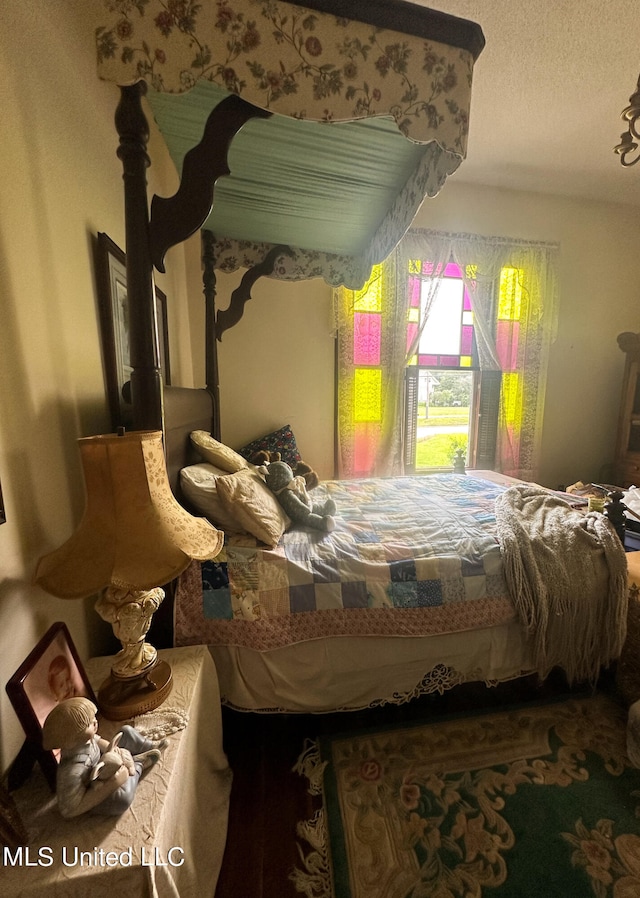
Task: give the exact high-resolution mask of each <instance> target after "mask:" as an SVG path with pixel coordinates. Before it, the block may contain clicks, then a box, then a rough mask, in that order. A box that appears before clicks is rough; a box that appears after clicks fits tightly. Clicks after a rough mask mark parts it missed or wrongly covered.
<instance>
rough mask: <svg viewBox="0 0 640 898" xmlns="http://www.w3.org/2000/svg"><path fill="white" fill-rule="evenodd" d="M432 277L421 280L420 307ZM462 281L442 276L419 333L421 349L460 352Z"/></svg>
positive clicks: (421, 350)
mask: <svg viewBox="0 0 640 898" xmlns="http://www.w3.org/2000/svg"><path fill="white" fill-rule="evenodd" d="M432 283H433V282H432V281H431V280H425V281H423V283H422V304H423V305H422V308H423V314H424V306H425V303H426V301H427V299H428V297H429V291H430V289H431V287H432ZM463 292H464V291H463V284H462V281H461V280H458V279H454V278H442V280H441V281H440V287H439V289H438V292H437V293H436V295H435V297H434V299H433V302H432V303H431V308H430V309H429V315H428V318H427V323H426V324H425V327H424V330H423V331H422V334H421V336H420V347H419V351H420V352H421V353H426V354H430V355H442V354H446V355H459V354H460V321H461V319H462V300H463Z"/></svg>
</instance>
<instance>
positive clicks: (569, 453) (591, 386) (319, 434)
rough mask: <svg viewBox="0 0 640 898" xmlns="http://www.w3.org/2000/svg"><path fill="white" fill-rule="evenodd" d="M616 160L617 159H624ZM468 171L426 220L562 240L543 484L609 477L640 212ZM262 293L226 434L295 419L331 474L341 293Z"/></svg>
mask: <svg viewBox="0 0 640 898" xmlns="http://www.w3.org/2000/svg"><path fill="white" fill-rule="evenodd" d="M611 164H612V165H616V164H618V163H617V162H616V160H615V158H614V157H612V159H611ZM463 168H464V166H463ZM462 172H463V169H461V170H460V173H459V174H458V175H455V176H454V177H452V178H450V180H449V181H448V183H447V184H446V185H445V187H444V189H443V190H442V192H441V194H440V195H439V196H438V197H436V198H435V199H433V200H427V201H425V203H424V204H423V206H422V208H421V210H420V212H419V213H418V217H417V218H416V221H415V224H416V226H418V227H431V228H440V229H442V230H449V231H468V232H472V233H478V234H486V235H502V236H510V237H516V238H524V239H530V240H542V241H557V242H558V243H560V247H561V256H560V258H561V261H560V279H559V280H560V284H559V286H560V312H559V322H558V337H557V340H556V342H555V344H554V345H553V347H552V351H551V358H550V364H549V379H548V391H547V398H546V406H545V409H546V410H545V416H544V430H543V446H542V458H541V465H540V480H541V481H542V482H543V483H545V484H546V485H549V486H553V487H555V486H558V485H560V484H564V485H567V484H570V483H574V482H575V481H576V480H579V479H582V480H585V481H588V480H599V479H604V480H608V479H609V478H610V477H611V476H612V475H611V468H610V466H611V462H612V459H613V452H614V445H615V428H616V422H617V415H618V405H619V399H620V390H621V380H622V372H623V366H624V356H623V354H622V352H621V351H620V350H619V349H618V346H617V343H616V337H617V335H618V334H619V333H620V332H621V331H624V330H634V331H637V330H640V284H639V283H638V275H637V263H636V256H637V247H638V245H639V244H640V215H638V213H637V211H636V210H634V209H633V208H630V207H624V206H616V205H612V204H610V205H608V204H594V203H581V202H577V201H574V200H569V199H565V198H561V197H552V196H543V195H538V194H528V193H516V192H513V191H506V190H504V191H501V190H496V189H492V188H482V187H471V186H469V185H465V184H464V183H463V182H462V181H461V180H460V178H461V177H462ZM629 176H630V177H635V176H636V175H635V173H634V172H629ZM229 282H231V287H229V286H227V285H228V283H229ZM237 282H238V276H236V277H235V278H234V279H231V278H228V279H221V281H220V286H221V289H220V292H219V304H220V306H221V307H224V306H226V304H227V303H228V294H229V291H230V289H232V288H233V287H235V286H236V285H237ZM254 293H255V297H256V298H255V300H254V301H252V303H251V304H249V305H247V307H246V312H245V317H244V318H243V320H242V321H241V322H240V323H239V324H238V325H237V326H236V328H235V329H234V330H233V331H231V332H230V333H229V334H228V335H225V336H224V339H223V342H222V347H221V352H220V380H221V389H222V401H221V406H222V429H223V436H224V437H225V439H227V440H228V441H229V442H230V443H231V445H233V446H239V445H241V443H242V441H243V440H244V438H245V436H249V435H250V434H254V435H258V433H259V432H261V431H262V430H263V429H264V427H265V426H266V425H267V423H270V424H274V425H275V424H277V423H278V422H280V423H286V422H285V419H287V420H289V419H292V421H294V423H295V425H296V426H295V432H296V434H298V433H300V439H299V442H300V444H301V446H302V450H303V454H304V455H305V456H306V457H307V460H308V461H310V462H312V463H314V464H315V466H316V467H317V469H318V470H319V471H320V472H321V473H322V476H330V472H331V471H332V458H333V455H332V451H333V450H332V446H333V444H332V435H333V430H332V427H331V424H330V415H331V410H332V403H333V393H332V391H333V380H332V377H330V376H329V373H328V370H327V371H323V370H322V367H323V366H324V365H331V364H332V358H333V356H332V352H333V349H332V345H333V344H332V341H331V338H330V332H329V330H328V329H327V327H326V325H325V322H326V321H329V318H330V290H329V288H328V287H326V286H325V285H324V284H323V283H322V282H318V281H313V282H311V284H310V285H304V286H302V285H295V284H278V283H277V282H275V281H267V280H264V281H263V282H262V283H259V284H258V285H257V286H256V288H255V291H254ZM315 304H317V305H315ZM276 310H277V311H276ZM274 345H275V346H276V348H277V351H276V352H275V353H273V352H272V349H273V346H274ZM288 347H293V348H294V352H293V354H292V352H289V351H287V349H288ZM270 397H273V398H272V399H270ZM283 397H284V398H283ZM268 409H270V410H271V412H269V411H268Z"/></svg>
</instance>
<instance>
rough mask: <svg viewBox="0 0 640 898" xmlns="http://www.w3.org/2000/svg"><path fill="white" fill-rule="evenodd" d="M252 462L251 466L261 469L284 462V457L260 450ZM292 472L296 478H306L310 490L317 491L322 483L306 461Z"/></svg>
mask: <svg viewBox="0 0 640 898" xmlns="http://www.w3.org/2000/svg"><path fill="white" fill-rule="evenodd" d="M250 461H251V464H253V465H257V466H258V467H260V466H262V465H268V464H270V463H271V462H274V461H282V456H281V455H280V453H279V452H269V451H267V450H266V449H260V451H259V452H256V453H255V455H252V456H251V459H250ZM289 467H291V466H289ZM292 470H293V476H294V477H304V482H305V485H306V487H307V489H308V490H312V489H315V487H317V485H318V484H319V483H320V478H319V477H318V475H317V474H316V472H315V471H314V470H313V468H312V467H311V465H308V464H307V463H306V462H304V461H299V462H296V466H295V468H292Z"/></svg>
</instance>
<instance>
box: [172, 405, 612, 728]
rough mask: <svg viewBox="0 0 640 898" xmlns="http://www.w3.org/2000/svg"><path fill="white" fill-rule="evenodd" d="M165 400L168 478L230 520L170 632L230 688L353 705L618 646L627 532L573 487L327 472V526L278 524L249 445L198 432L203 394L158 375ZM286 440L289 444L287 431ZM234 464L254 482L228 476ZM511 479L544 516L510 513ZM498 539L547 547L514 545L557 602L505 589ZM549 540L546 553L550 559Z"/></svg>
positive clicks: (255, 695) (256, 699) (595, 669)
mask: <svg viewBox="0 0 640 898" xmlns="http://www.w3.org/2000/svg"><path fill="white" fill-rule="evenodd" d="M167 400H168V402H167V412H168V420H171V421H172V422H177V421H178V420H180V424H179V425H176V426H173V427H172V428H170V430H169V431H168V434H167V449H168V456H167V458H168V467H169V471H170V473H171V477H172V482H173V487H174V490H175V492H176V494H177V495H178V496H179V497H180V498H181V501H183V503H184V504H185V505H186V506H187V507H188V508H190V510H191V511H193V512H194V513H196V514H206V515H207V516H208V517H209V518H210V519H211V520H213V521H214V523H216V525H217V526H223V525H224V528H225V532H226V538H225V548H224V550H223V552H222V553H221V555H220V556H218V557H217V558H216V559H213V560H212V561H210V562H206V563H205V564H204V565H200V564H199V563H197V564H196V563H194V564H193V565H191V566H190V567H189V568H188V569H187V571H186V572H185V573H184V574H183V575H182V576H181V577H180V578H179V581H178V583H177V585H176V591H175V601H174V603H173V605H172V606H171V609H172V612H173V620H172V622H171V633H172V638H173V639H174V640H175V642H176V643H177V644H179V645H190V644H202V643H204V644H206V645H208V646H209V649H210V651H211V653H212V655H213V658H214V660H215V663H216V668H217V671H218V677H219V680H220V688H221V694H222V698H223V701H224V703H225V704H227V705H228V706H230V707H233V708H236V709H241V710H245V711H255V712H282V711H286V712H307V713H308V712H319V713H320V712H326V711H335V710H355V709H360V708H366V707H373V706H376V705H378V704H384V703H392V702H393V703H403V702H406V701H408V700H410V699H412V698H414V697H417V696H419V695H424V694H429V693H433V692H439V693H443V692H444V691H446V690H448V689H450V688H452V687H454V686H456V685H458V684H460V683H464V682H469V681H473V682H477V681H480V682H484V683H486V684H488V685H492V684H495V683H497V682H501V681H505V680H509V679H512V678H515V677H519V676H523V675H527V674H530V673H537V674H538V675H539V676H540V677H544V676H545V675H546V674H547V673H548V672H549V671H550V670H551V669H552V668H553V667H556V666H557V667H561V668H563V669H564V670H565V672H566V674H567V676H568V679H569V680H570V681H584V680H592V681H593V680H594V679H595V678H596V677H597V676H598V674H599V672H600V669H601V668H602V667H605V666H607V665H608V664H609V663H610V662H611V661H612V660H613V659H615V658H616V657H618V655H619V653H620V651H621V648H622V643H623V640H624V635H625V626H626V562H625V558H624V550H623V548H622V546H621V544H620V542H619V540H618V538H617V536H616V534H615V532H614V530H613V528H612V527H611V526H610V525H609V523H608V522H607V521H606V519H605V518H604V516H603V515H600V514H596V513H588V512H587V511H586V500H585V499H584V498H582V497H579V496H574V495H569V494H564V493H556V492H554V491H551V490H543V489H542V488H541V487H537V486H535V485H531V484H523V483H520V482H518V481H514V480H513V479H512V478H509V477H505V476H503V475H500V474H497V473H495V472H492V471H469V472H466V473H453V472H452V473H445V474H439V475H429V476H424V477H415V476H414V477H401V478H378V479H376V478H373V479H367V480H355V481H327V482H322V483H320V484H319V485H318V487H316V488H315V489H313V490H312V491H311V495H312V497H313V498H314V500H315V501H320V500H322V499H323V498H324V497H325V496H331V497H332V498H333V499H334V501H335V504H336V506H337V510H336V514H335V520H336V528H335V530H334V531H332V532H330V533H325V532H322V531H316V530H313V529H311V528H304V527H299V526H289V522H288V521H287V520H286V519H278V520H276V519H277V514H276V513H275V512H274V511H273V510H272V509H271V510H269V509H267V511H266V512H265V505H264V503H265V501H266V502H270V501H272V500H273V499H274V497H272V496H271V497H270V499H269V498H266V499H265V496H264V495H263V494H264V493H268V492H269V491H268V490H267V488H266V486H265V485H264V483H263V480H262V478H261V476H260V473H259V472H256V470H255V469H254V468H253V466H252V465H251V463H250V462H249V461H248V458H249V457H250V455H249V452H247V451H245V450H247V449H249V448H253V447H240V451H239V452H236V451H235V450H233V449H232V448H231V447H228V446H225V445H224V444H222V443H220V441H218V440H216V439H215V438H213V437H211V436H210V430H211V427H210V425H211V421H212V414H213V404H212V397H211V394H210V393H208V391H206V390H199V391H198V390H181V389H179V388H168V390H167ZM174 404H175V405H176V406H177V407H176V408H174V407H173V406H174ZM270 436H273V435H267V442H268V437H270ZM289 436H291V434H289ZM258 442H260V441H258ZM281 446H282V448H283V450H285V451H289V452H291V451H294V450H295V449H296V444H295V440H294V441H293V442H291V441H289V442H286V443H285V442H282V443H281ZM242 452H245V455H242V454H241V453H242ZM291 460H292V462H293V459H291ZM243 480H245V481H247V483H248V486H247V487H246V489H243V490H242V491H241V492H238V491H236V485H237V484H238V483H239V482H242V481H243ZM221 483H222V486H223V488H221V486H220V484H221ZM216 490H217V491H218V492H217V497H216ZM518 490H521V491H530V492H531V493H532V497H533V500H534V501H536V502H542V503H543V506H544V508H543V511H544V517H543V519H542V529H539V525H538V521H537V518H536V519H535V520H534V524H535V526H534V527H533V529H531V530H527V531H524V530H522V529H520V528H519V525H518V526H517V527H516V529H515V530H513V529H512V528H510V527H509V526H505V524H506V525H508V523H509V519H508V513H509V511H511V512H512V513H513V512H514V510H515V513H516V517H517V518H520V517H521V516H522V515H521V511H520V509H519V508H517V507H516V508H515V509H514V508H513V507H511V506H509V505H506V504H505V498H506V496H507V495H509V494H511V493H513V492H515V493H516V499H517V498H518V495H519V494H518ZM212 491H213V494H214V500H215V501H212ZM221 496H222V498H223V505H224V510H223V511H220V508H219V506H220V501H221ZM225 497H226V498H227V499H230V501H227V502H224V498H225ZM274 504H277V502H275V501H274ZM501 507H502V508H503V511H502V512H501V514H498V509H499V508H501ZM222 515H227V517H224V518H223V517H222ZM228 515H231V516H232V518H233V519H232V520H231V521H229V519H228ZM554 515H555V519H554V517H553V516H554ZM234 519H235V520H234ZM274 521H275V523H274ZM501 521H502V527H501V526H500V522H501ZM554 521H555V527H554ZM265 522H268V523H265ZM558 526H559V529H560V534H558V533H557V532H556V531H557V529H558ZM265 527H268V528H269V529H267V530H265ZM509 540H511V541H514V540H515V541H516V542H518V543H521V544H523V545H524V546H525V547H526V549H527V552H528V550H529V547H530V544H531V545H532V544H537V545H538V546H539V547H540V546H543V548H542V556H543V558H542V561H541V560H540V556H534V555H531V556H529V555H528V554H524V556H523V557H522V553H521V552H520V551H519V550H518V551H517V552H516V556H517V558H518V562H519V563H520V565H521V568H522V567H523V566H524V567H526V566H527V565H529V564H536V565H540V566H541V568H540V569H541V570H542V571H543V574H542V575H543V579H544V580H545V583H546V585H548V584H549V583H554V584H560V583H561V582H562V581H563V579H564V580H566V581H567V582H566V584H565V586H566V589H565V590H564V592H563V589H562V588H557V589H556V592H557V594H558V595H559V596H561V605H560V606H553V605H552V604H549V605H548V606H547V605H546V604H545V602H546V601H547V600H548V601H549V602H551V597H547V599H545V601H544V602H543V601H542V599H539V597H537V596H536V607H537V605H538V601H539V603H540V604H539V607H540V608H546V609H547V612H548V617H549V618H550V621H549V620H547V621H546V622H545V621H544V620H543V618H542V614H541V612H539V611H536V612H535V614H536V615H537V616H535V617H534V618H528V617H527V614H529V612H528V610H527V606H526V602H525V598H526V594H527V587H526V583H525V582H524V580H523V582H522V589H521V592H522V596H521V597H517V596H515V594H514V588H513V582H514V578H513V575H512V574H510V573H509V571H508V570H507V568H508V566H509V565H510V564H511V563H512V562H513V552H512V553H511V554H508V553H505V548H506V547H507V546H508V543H509ZM547 556H549V557H550V560H551V562H553V564H555V565H556V567H555V568H546V569H545V568H544V565H546V564H547V563H548V559H547ZM570 558H573V559H575V561H574V562H573V563H570V561H569V559H570ZM509 559H511V561H510V560H509ZM520 576H521V577H522V576H523V573H522V570H521V571H520ZM538 590H539V591H540V592H543V593H544V592H546V590H545V585H544V584H542V585H539V586H538ZM553 591H554V590H549V592H553ZM565 593H566V594H565ZM565 600H566V603H565ZM558 609H559V610H558ZM590 609H592V611H590ZM556 612H557V613H556ZM556 621H557V622H559V623H558V624H557V626H556V623H555V622H556ZM585 622H586V624H587V626H585ZM543 632H544V634H545V640H546V641H548V646H546V647H544V646H543V649H545V651H546V649H548V651H546V653H545V651H543V652H542V653H541V647H540V639H539V636H540V634H541V633H543ZM572 642H574V643H575V644H576V646H579V651H578V650H577V651H576V653H573V652H572V649H571V646H570V644H571V643H572ZM585 646H586V649H585Z"/></svg>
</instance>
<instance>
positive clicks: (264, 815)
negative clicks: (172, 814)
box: [215, 673, 613, 898]
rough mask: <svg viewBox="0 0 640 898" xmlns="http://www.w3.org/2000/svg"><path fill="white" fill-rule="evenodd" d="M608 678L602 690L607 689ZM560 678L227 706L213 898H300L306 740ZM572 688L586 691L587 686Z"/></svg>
mask: <svg viewBox="0 0 640 898" xmlns="http://www.w3.org/2000/svg"><path fill="white" fill-rule="evenodd" d="M611 684H612V677H611V676H610V675H609V676H605V677H603V680H602V682H601V683H600V684H599V685H600V687H601V688H604V689H607V690H610V689H613V687H612V685H611ZM570 691H571V690H569V688H568V686H567V684H566V681H565V680H564V677H563V676H562V675H561V674H559V673H558V674H556V673H554V674H553V675H552V676H551V677H549V679H548V680H547V681H545V683H544V684H540V683H539V682H538V681H537V678H535V677H530V678H524V679H521V680H517V681H512V682H510V683H504V684H501V685H500V686H498V687H495V688H487V687H485V686H483V685H480V684H472V685H467V686H462V687H458V688H456V689H454V690H451V691H450V692H448V693H446V694H445V695H442V696H440V695H435V696H425V697H423V698H421V699H418V700H414V701H413V702H410V703H407V704H405V705H400V706H393V705H391V706H385V707H384V708H377V709H373V710H367V711H362V712H350V713H347V714H345V713H340V714H323V715H258V714H246V713H241V712H237V711H230V710H228V709H224V711H223V723H224V741H225V749H226V752H227V756H228V758H229V763H230V765H231V769H232V770H233V776H234V779H233V788H232V793H231V807H230V814H229V831H228V838H227V847H226V851H225V857H224V862H223V866H222V870H221V873H220V878H219V881H218V888H217V890H216V895H215V898H300V893H299V892H297V891H296V890H295V888H294V886H293V884H292V883H291V882H290V880H289V875H290V873H291V871H292V870H293V869H294V868H295V867H296V866H300V863H299V861H300V858H299V855H298V849H297V839H296V825H297V824H298V822H299V821H302V820H309V819H311V817H312V816H313V813H314V811H315V810H316V808H317V807H318V806H319V799H318V798H315V797H313V796H311V795H309V793H308V791H307V783H306V781H305V780H304V779H303V778H302V777H301V776H299V775H298V774H297V773H294V772H293V770H292V768H293V767H294V765H295V763H296V761H297V759H298V757H299V756H300V754H301V752H302V750H303V747H304V744H305V740H306V739H315V738H317V737H318V736H320V735H322V734H326V733H335V732H344V731H353V730H357V729H358V728H361V727H362V728H364V727H372V726H374V727H375V726H378V725H384V724H389V723H402V722H404V721H410V720H416V719H423V718H425V717H429V716H442V715H444V714H449V713H457V712H461V711H471V710H474V709H480V708H484V709H487V708H488V709H493V708H500V707H505V706H508V705H512V704H515V703H520V702H524V701H539V700H544V699H546V698H551V697H556V696H558V695H562V694H568V693H569V692H570ZM573 691H574V692H577V691H580V692H584V688H581V689H579V690H578V689H575V690H573Z"/></svg>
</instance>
